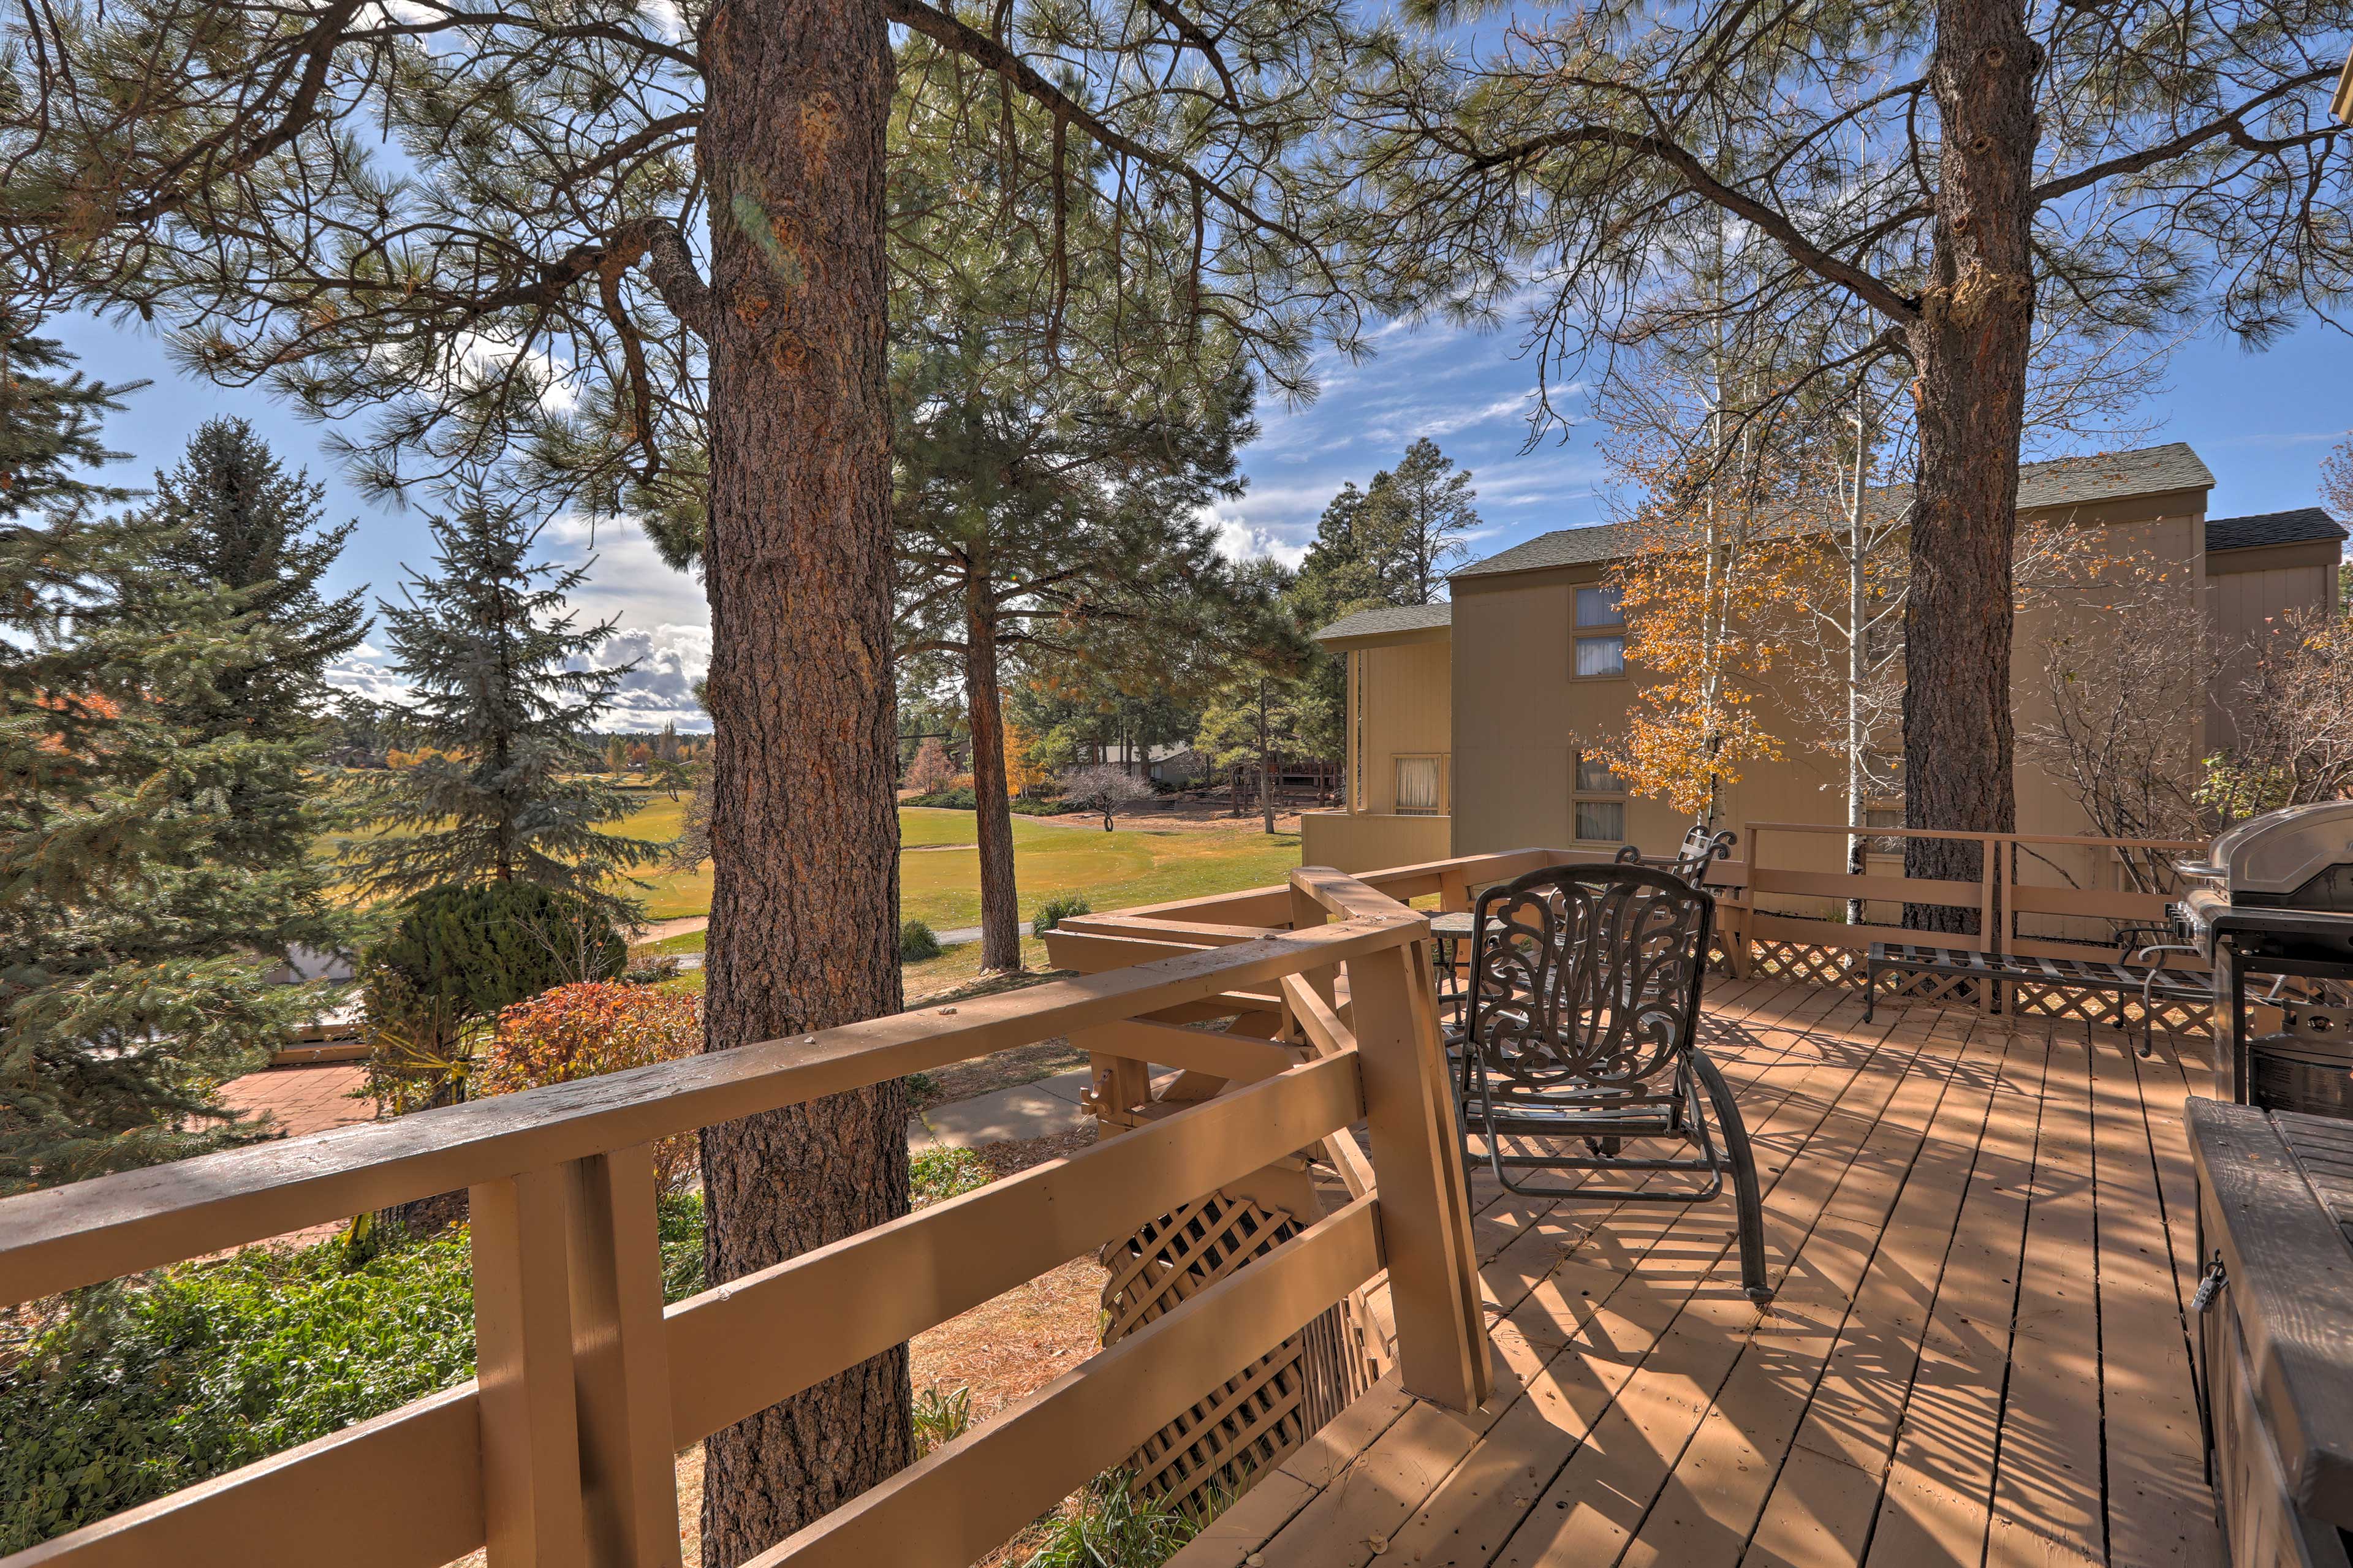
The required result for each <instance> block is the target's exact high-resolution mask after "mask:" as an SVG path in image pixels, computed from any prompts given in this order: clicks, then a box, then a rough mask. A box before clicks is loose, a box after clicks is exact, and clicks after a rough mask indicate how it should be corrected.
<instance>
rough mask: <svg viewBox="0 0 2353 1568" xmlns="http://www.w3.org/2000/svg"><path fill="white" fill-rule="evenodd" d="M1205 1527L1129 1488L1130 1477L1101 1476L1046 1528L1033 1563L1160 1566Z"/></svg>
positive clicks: (1032, 1566)
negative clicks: (1076, 1504) (1071, 1509)
mask: <svg viewBox="0 0 2353 1568" xmlns="http://www.w3.org/2000/svg"><path fill="white" fill-rule="evenodd" d="M1200 1532H1201V1525H1200V1522H1199V1521H1195V1520H1191V1519H1188V1518H1187V1517H1186V1516H1185V1515H1183V1514H1181V1513H1179V1512H1177V1511H1176V1510H1175V1509H1172V1508H1169V1507H1168V1506H1166V1504H1164V1503H1162V1502H1160V1501H1158V1500H1155V1499H1152V1498H1139V1497H1137V1496H1136V1495H1135V1494H1134V1492H1132V1491H1130V1490H1129V1489H1128V1484H1127V1477H1126V1476H1125V1475H1124V1474H1123V1473H1121V1472H1119V1471H1116V1470H1114V1471H1112V1472H1110V1473H1108V1474H1106V1475H1101V1476H1097V1477H1096V1478H1095V1479H1094V1480H1093V1481H1092V1483H1090V1484H1089V1486H1088V1487H1087V1489H1086V1491H1085V1493H1084V1495H1083V1496H1082V1498H1081V1499H1080V1502H1079V1509H1078V1511H1077V1512H1075V1513H1065V1514H1062V1515H1061V1516H1060V1517H1059V1518H1057V1519H1056V1520H1054V1521H1053V1522H1052V1523H1051V1524H1050V1525H1049V1526H1048V1527H1047V1529H1046V1531H1045V1534H1044V1536H1043V1539H1042V1541H1041V1542H1040V1544H1039V1549H1038V1552H1037V1553H1036V1554H1035V1555H1034V1556H1032V1557H1031V1558H1030V1559H1029V1568H1160V1564H1162V1563H1166V1562H1167V1561H1168V1559H1170V1558H1171V1557H1174V1556H1175V1555H1176V1552H1177V1549H1178V1548H1180V1547H1182V1546H1183V1545H1184V1544H1185V1543H1186V1542H1188V1541H1190V1540H1192V1539H1193V1537H1195V1536H1196V1535H1198V1534H1199V1533H1200Z"/></svg>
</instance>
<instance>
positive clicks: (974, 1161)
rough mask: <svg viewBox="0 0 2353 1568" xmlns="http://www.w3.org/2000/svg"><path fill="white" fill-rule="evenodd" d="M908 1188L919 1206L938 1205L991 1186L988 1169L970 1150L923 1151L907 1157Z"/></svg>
mask: <svg viewBox="0 0 2353 1568" xmlns="http://www.w3.org/2000/svg"><path fill="white" fill-rule="evenodd" d="M907 1185H908V1188H909V1189H910V1190H911V1191H912V1192H913V1194H914V1196H915V1198H916V1200H917V1201H918V1202H922V1203H938V1202H939V1201H940V1200H941V1199H943V1198H952V1197H955V1196H957V1195H959V1194H964V1193H968V1192H971V1191H972V1190H973V1189H974V1188H975V1187H985V1186H987V1185H988V1166H987V1163H984V1162H983V1161H982V1159H981V1157H980V1156H979V1155H977V1154H976V1153H974V1152H972V1151H971V1150H969V1149H922V1150H918V1151H917V1152H914V1153H913V1154H910V1155H908V1156H907Z"/></svg>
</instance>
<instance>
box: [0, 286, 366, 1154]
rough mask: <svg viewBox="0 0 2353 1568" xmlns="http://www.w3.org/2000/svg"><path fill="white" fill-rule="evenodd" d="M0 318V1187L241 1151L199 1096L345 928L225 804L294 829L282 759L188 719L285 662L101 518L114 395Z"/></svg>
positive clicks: (289, 766) (302, 791)
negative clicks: (229, 1148) (254, 810)
mask: <svg viewBox="0 0 2353 1568" xmlns="http://www.w3.org/2000/svg"><path fill="white" fill-rule="evenodd" d="M64 363H65V361H64V358H63V356H62V355H61V354H60V353H58V349H57V347H56V345H55V344H54V343H50V342H46V341H43V340H39V339H36V338H33V337H32V336H31V335H30V334H29V333H28V332H27V331H25V330H24V329H23V328H21V327H20V326H18V325H17V324H16V322H15V321H12V320H10V319H7V318H5V317H0V639H5V640H0V1192H6V1191H11V1190H17V1189H21V1188H25V1187H28V1186H37V1185H47V1184H55V1183H58V1182H61V1181H69V1180H72V1179H75V1178H78V1177H80V1176H85V1175H91V1174H96V1173H100V1172H104V1171H109V1170H117V1169H121V1168H125V1167H128V1166H132V1165H138V1164H145V1163H153V1162H154V1161H157V1160H164V1159H170V1158H174V1157H177V1156H179V1155H181V1154H185V1153H189V1152H195V1151H197V1150H199V1149H202V1148H205V1147H207V1146H210V1145H214V1144H216V1143H219V1142H227V1141H231V1140H235V1139H238V1138H241V1137H249V1136H251V1135H253V1130H251V1129H247V1128H242V1127H239V1126H237V1124H236V1122H235V1119H234V1118H233V1116H232V1115H231V1114H230V1113H229V1112H227V1111H226V1110H223V1109H222V1108H221V1107H220V1106H219V1105H218V1104H217V1102H216V1100H214V1098H213V1094H212V1090H213V1087H214V1085H215V1084H216V1083H217V1082H218V1081H219V1080H220V1079H223V1078H225V1077H227V1076H229V1075H231V1074H232V1073H234V1072H237V1071H238V1070H242V1069H243V1068H246V1067H248V1066H250V1065H256V1064H257V1063H258V1061H259V1057H260V1052H261V1051H262V1050H263V1049H265V1048H266V1047H269V1045H271V1044H273V1043H274V1042H276V1041H278V1040H280V1039H283V1038H284V1037H285V1036H286V1034H287V1032H288V1031H289V1030H290V1029H291V1028H292V1027H293V1026H295V1025H296V1024H298V1023H299V1022H300V1021H301V1018H302V1016H304V1015H305V1014H306V1013H307V1012H308V1011H310V1010H311V1009H312V1008H313V1007H315V1005H316V1003H317V999H318V998H317V994H316V988H315V987H311V986H300V985H276V984H269V981H268V980H267V978H266V976H267V974H268V972H269V971H270V970H271V969H273V968H275V967H277V965H278V964H279V963H280V962H281V960H282V959H283V957H284V956H285V954H286V952H287V951H288V949H289V948H290V947H291V946H292V945H294V944H296V943H301V944H304V945H309V946H313V947H321V948H325V947H332V946H334V945H336V944H337V943H338V942H339V940H340V937H341V926H340V922H339V921H338V920H337V917H336V912H335V910H334V908H333V906H332V900H330V898H329V889H328V888H327V886H326V881H325V875H324V873H323V871H322V868H320V867H319V866H317V865H316V864H314V863H312V862H311V861H310V860H308V859H307V858H301V857H294V858H287V857H284V856H280V855H276V854H262V855H257V854H255V853H254V852H253V851H252V848H251V845H250V826H251V825H250V822H249V820H248V818H247V817H246V816H243V815H242V814H241V813H240V810H239V808H238V806H237V804H236V803H238V802H250V801H256V800H261V801H269V802H273V803H277V805H276V806H275V807H274V809H275V811H276V813H277V818H276V820H277V822H278V824H279V826H287V827H291V828H296V829H299V828H300V826H301V824H302V821H303V812H304V810H305V809H306V808H305V805H304V803H305V802H306V801H307V799H308V790H307V787H306V785H305V784H304V782H303V777H302V775H303V770H304V767H305V764H306V758H305V756H304V754H303V752H304V746H303V745H301V744H300V743H297V742H293V741H290V740H285V739H278V738H270V737H256V736H246V735H228V734H222V733H216V732H212V731H209V730H208V729H207V728H206V727H205V726H203V725H200V724H197V723H194V722H191V721H190V720H189V718H188V715H190V714H195V713H202V712H206V711H210V710H213V708H214V707H215V705H216V704H217V703H219V702H220V701H222V700H223V694H224V693H225V692H226V691H227V690H229V689H234V688H236V687H237V684H238V683H239V682H241V681H243V680H245V679H248V678H249V677H251V676H252V675H253V674H254V673H255V672H256V671H260V670H266V669H268V668H269V667H270V666H271V665H272V664H273V663H275V662H276V661H277V660H279V659H280V658H283V657H287V656H288V655H289V653H290V647H289V643H288V639H287V638H286V637H283V636H282V635H281V634H280V632H279V630H278V629H277V628H276V627H274V626H271V625H270V623H269V619H268V617H267V616H265V615H263V614H262V613H261V612H259V610H257V609H255V608H253V607H252V606H251V605H250V604H249V603H248V598H247V595H244V594H242V593H240V592H237V591H234V590H230V589H227V588H224V587H222V586H220V585H218V584H210V583H207V584H190V583H188V582H186V581H185V579H183V578H181V577H180V576H179V575H178V574H175V573H172V572H169V571H166V570H163V569H161V568H159V567H158V566H157V565H156V562H157V561H158V560H159V559H160V557H161V556H162V555H163V554H164V551H165V549H166V548H167V547H168V546H169V545H170V544H171V543H172V542H173V541H172V536H171V535H170V534H169V533H167V532H166V531H164V529H162V528H161V527H159V526H158V525H157V524H156V523H154V522H153V521H152V520H150V519H147V518H145V517H142V516H141V515H139V514H135V513H134V514H131V515H128V516H118V517H107V516H102V515H100V508H101V507H103V506H104V505H106V504H108V503H111V502H113V501H118V500H121V499H123V498H122V496H121V492H120V491H115V490H111V489H106V488H104V487H100V486H97V485H94V484H92V483H90V482H89V481H86V480H83V479H79V478H78V477H77V475H76V472H75V470H76V469H77V468H80V467H83V466H86V465H90V464H92V463H96V462H99V461H101V460H103V459H105V458H107V457H108V456H109V454H107V453H106V452H104V450H103V448H102V447H100V444H99V440H98V424H99V420H100V416H101V415H102V413H103V412H104V411H106V410H109V409H111V408H113V407H114V406H115V404H114V402H113V393H112V392H111V390H110V389H108V388H105V387H103V386H99V385H95V384H90V383H87V382H84V381H82V380H81V379H80V378H79V376H78V375H75V374H58V373H59V372H60V371H61V370H62V369H63V367H64Z"/></svg>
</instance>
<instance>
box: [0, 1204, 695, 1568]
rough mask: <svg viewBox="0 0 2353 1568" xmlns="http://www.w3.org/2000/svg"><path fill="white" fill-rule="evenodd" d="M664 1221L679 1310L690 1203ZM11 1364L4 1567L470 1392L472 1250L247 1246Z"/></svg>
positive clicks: (92, 1304)
mask: <svg viewBox="0 0 2353 1568" xmlns="http://www.w3.org/2000/svg"><path fill="white" fill-rule="evenodd" d="M659 1217H660V1237H661V1255H662V1279H663V1285H664V1290H663V1299H664V1300H666V1301H676V1300H681V1299H683V1298H685V1297H687V1296H691V1295H692V1294H694V1293H695V1292H696V1291H698V1290H700V1289H702V1197H701V1195H700V1194H693V1193H686V1194H673V1195H671V1196H668V1197H664V1198H663V1199H662V1200H661V1202H660V1206H659ZM376 1235H377V1237H385V1232H383V1231H382V1230H381V1229H379V1230H378V1231H377V1232H376ZM11 1348H15V1347H11ZM22 1350H23V1356H22V1359H21V1360H17V1361H16V1362H14V1363H11V1364H9V1365H7V1367H6V1369H5V1371H0V1433H5V1434H6V1440H5V1442H0V1554H5V1553H7V1552H21V1551H23V1550H24V1549H25V1548H26V1547H29V1546H33V1545H36V1544H37V1543H38V1542H43V1541H46V1540H47V1539H49V1538H50V1537H51V1536H54V1535H58V1534H62V1533H63V1532H64V1531H69V1530H74V1529H78V1528H79V1527H80V1526H82V1525H85V1524H88V1523H90V1522H91V1521H94V1520H100V1519H103V1518H105V1517H106V1516H108V1515H109V1514H112V1513H119V1512H121V1510H124V1509H126V1508H131V1507H132V1506H134V1505H136V1504H139V1503H142V1502H146V1501H148V1500H151V1499H153V1498H158V1497H162V1496H163V1495H164V1493H166V1492H172V1491H177V1490H178V1489H181V1488H183V1487H190V1486H194V1485H195V1484H196V1483H197V1482H199V1481H204V1480H209V1479H212V1478H213V1477H215V1476H218V1475H222V1474H225V1473H227V1471H229V1470H233V1469H235V1468H237V1467H238V1466H240V1465H249V1464H251V1463H253V1462H254V1461H255V1460H257V1459H259V1458H266V1457H267V1456H269V1455H270V1454H275V1453H280V1452H282V1451H284V1450H285V1449H288V1448H291V1447H295V1446H297V1445H298V1444H302V1443H308V1442H310V1441H311V1440H312V1439H313V1438H317V1437H323V1436H326V1435H327V1434H329V1433H331V1432H336V1431H340V1430H342V1429H343V1427H345V1426H350V1425H352V1424H353V1422H356V1421H364V1420H367V1419H368V1418H369V1417H371V1416H375V1415H383V1414H384V1413H385V1411H387V1410H396V1409H397V1408H399V1407H400V1406H401V1405H406V1404H407V1403H409V1402H410V1401H411V1400H416V1399H422V1398H424V1397H425V1396H426V1395H427V1394H436V1393H438V1392H439V1391H440V1390H442V1389H445V1388H448V1387H450V1386H451V1385H453V1384H459V1383H462V1382H464V1381H465V1380H466V1379H467V1378H469V1377H471V1376H472V1375H473V1374H474V1285H473V1272H472V1261H471V1255H470V1243H469V1239H468V1237H467V1233H466V1232H465V1231H463V1230H456V1231H451V1232H448V1233H447V1234H446V1235H443V1236H439V1237H434V1238H433V1239H431V1240H429V1241H408V1240H406V1239H404V1238H403V1237H400V1236H399V1234H398V1233H397V1232H394V1233H391V1235H390V1237H389V1239H386V1240H383V1241H381V1243H380V1244H379V1245H376V1246H375V1247H373V1249H372V1250H369V1249H361V1253H359V1254H355V1252H354V1249H353V1248H352V1247H350V1246H348V1245H347V1244H346V1243H345V1242H344V1241H343V1240H342V1239H340V1238H339V1239H336V1240H333V1241H324V1242H321V1243H319V1244H318V1245H317V1246H315V1247H248V1248H246V1249H245V1250H244V1251H242V1252H239V1253H237V1254H236V1255H234V1256H232V1257H229V1258H220V1259H217V1260H216V1261H213V1262H209V1263H183V1264H178V1265H175V1266H174V1267H173V1268H164V1269H158V1270H156V1271H155V1272H153V1273H152V1274H148V1275H144V1276H142V1277H141V1278H140V1279H135V1280H130V1281H125V1282H124V1283H123V1284H122V1285H119V1286H100V1287H98V1288H96V1289H90V1290H84V1291H80V1292H78V1293H77V1294H76V1295H75V1296H74V1297H73V1298H72V1299H71V1300H70V1302H69V1305H68V1306H67V1307H66V1309H65V1310H64V1313H63V1315H62V1317H60V1318H59V1319H58V1320H57V1321H55V1322H54V1323H53V1324H52V1325H51V1326H50V1327H48V1328H47V1329H45V1330H43V1331H40V1332H39V1333H37V1334H36V1335H34V1336H33V1338H32V1340H31V1342H29V1343H27V1344H26V1345H24V1346H23V1347H22Z"/></svg>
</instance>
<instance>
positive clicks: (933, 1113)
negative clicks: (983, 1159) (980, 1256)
mask: <svg viewBox="0 0 2353 1568" xmlns="http://www.w3.org/2000/svg"><path fill="white" fill-rule="evenodd" d="M1175 1077H1176V1069H1175V1068H1154V1069H1153V1073H1152V1083H1153V1087H1154V1088H1155V1089H1157V1088H1159V1087H1160V1086H1161V1085H1163V1084H1165V1083H1166V1082H1167V1081H1168V1080H1169V1079H1173V1078H1175ZM1088 1083H1089V1073H1088V1069H1087V1068H1071V1070H1070V1071H1068V1072H1058V1073H1056V1074H1055V1075H1054V1076H1053V1077H1051V1078H1041V1079H1038V1080H1037V1081H1036V1082H1034V1083H1018V1084H1015V1085H1014V1086H1013V1087H1012V1088H1010V1089H991V1090H989V1091H988V1092H987V1094H980V1095H975V1096H974V1097H973V1098H972V1099H970V1100H950V1101H949V1102H948V1103H947V1104H945V1105H934V1106H933V1107H932V1108H931V1109H929V1110H923V1111H919V1112H917V1113H916V1114H915V1115H913V1116H910V1117H909V1118H907V1147H908V1148H910V1149H912V1150H919V1151H920V1150H923V1149H977V1148H979V1147H980V1146H981V1145H982V1144H984V1143H1008V1142H1018V1141H1021V1140H1024V1139H1029V1138H1045V1137H1049V1136H1050V1135H1051V1134H1053V1133H1057V1132H1071V1131H1076V1130H1078V1129H1079V1128H1081V1127H1083V1126H1085V1125H1086V1124H1087V1123H1088V1122H1089V1121H1092V1120H1093V1119H1094V1112H1093V1111H1092V1110H1088V1109H1087V1108H1086V1101H1085V1100H1084V1099H1082V1096H1084V1095H1085V1093H1086V1091H1087V1086H1088Z"/></svg>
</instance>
